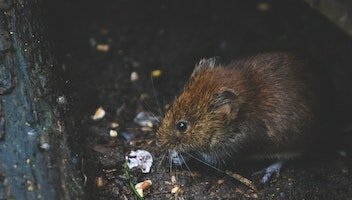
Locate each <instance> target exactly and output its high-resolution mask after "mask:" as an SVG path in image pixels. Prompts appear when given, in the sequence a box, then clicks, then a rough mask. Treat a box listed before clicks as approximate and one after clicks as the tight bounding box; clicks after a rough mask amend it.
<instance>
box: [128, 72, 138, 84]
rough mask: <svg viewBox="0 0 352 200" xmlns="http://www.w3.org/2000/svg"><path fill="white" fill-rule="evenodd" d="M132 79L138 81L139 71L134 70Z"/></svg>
mask: <svg viewBox="0 0 352 200" xmlns="http://www.w3.org/2000/svg"><path fill="white" fill-rule="evenodd" d="M130 79H131V81H132V82H135V81H137V80H138V79H139V76H138V73H137V72H132V73H131V76H130Z"/></svg>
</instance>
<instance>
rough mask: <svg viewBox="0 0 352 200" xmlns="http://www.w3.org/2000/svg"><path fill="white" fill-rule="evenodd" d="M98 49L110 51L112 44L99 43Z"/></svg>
mask: <svg viewBox="0 0 352 200" xmlns="http://www.w3.org/2000/svg"><path fill="white" fill-rule="evenodd" d="M96 48H97V51H100V52H108V51H109V50H110V46H109V45H108V44H97V46H96Z"/></svg>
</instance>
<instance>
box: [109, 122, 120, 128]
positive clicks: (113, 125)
mask: <svg viewBox="0 0 352 200" xmlns="http://www.w3.org/2000/svg"><path fill="white" fill-rule="evenodd" d="M119 126H120V125H119V124H118V123H117V122H111V123H110V128H117V127H119Z"/></svg>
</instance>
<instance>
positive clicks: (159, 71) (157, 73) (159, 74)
mask: <svg viewBox="0 0 352 200" xmlns="http://www.w3.org/2000/svg"><path fill="white" fill-rule="evenodd" d="M151 75H152V77H153V78H158V77H159V76H161V70H160V69H156V70H153V71H152V73H151Z"/></svg>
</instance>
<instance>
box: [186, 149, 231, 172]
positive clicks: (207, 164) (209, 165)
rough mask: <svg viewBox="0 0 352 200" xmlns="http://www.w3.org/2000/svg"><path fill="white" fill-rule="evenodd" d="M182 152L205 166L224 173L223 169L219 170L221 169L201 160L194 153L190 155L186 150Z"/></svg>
mask: <svg viewBox="0 0 352 200" xmlns="http://www.w3.org/2000/svg"><path fill="white" fill-rule="evenodd" d="M184 153H186V154H187V155H189V156H190V157H192V158H193V159H195V160H197V161H199V162H201V163H203V164H205V165H206V166H208V167H211V168H213V169H215V170H216V171H218V172H220V173H225V171H223V170H221V169H219V168H217V167H215V166H213V165H211V164H209V163H207V162H204V161H203V160H201V159H199V158H197V157H195V156H194V155H192V154H190V153H188V152H184Z"/></svg>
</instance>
